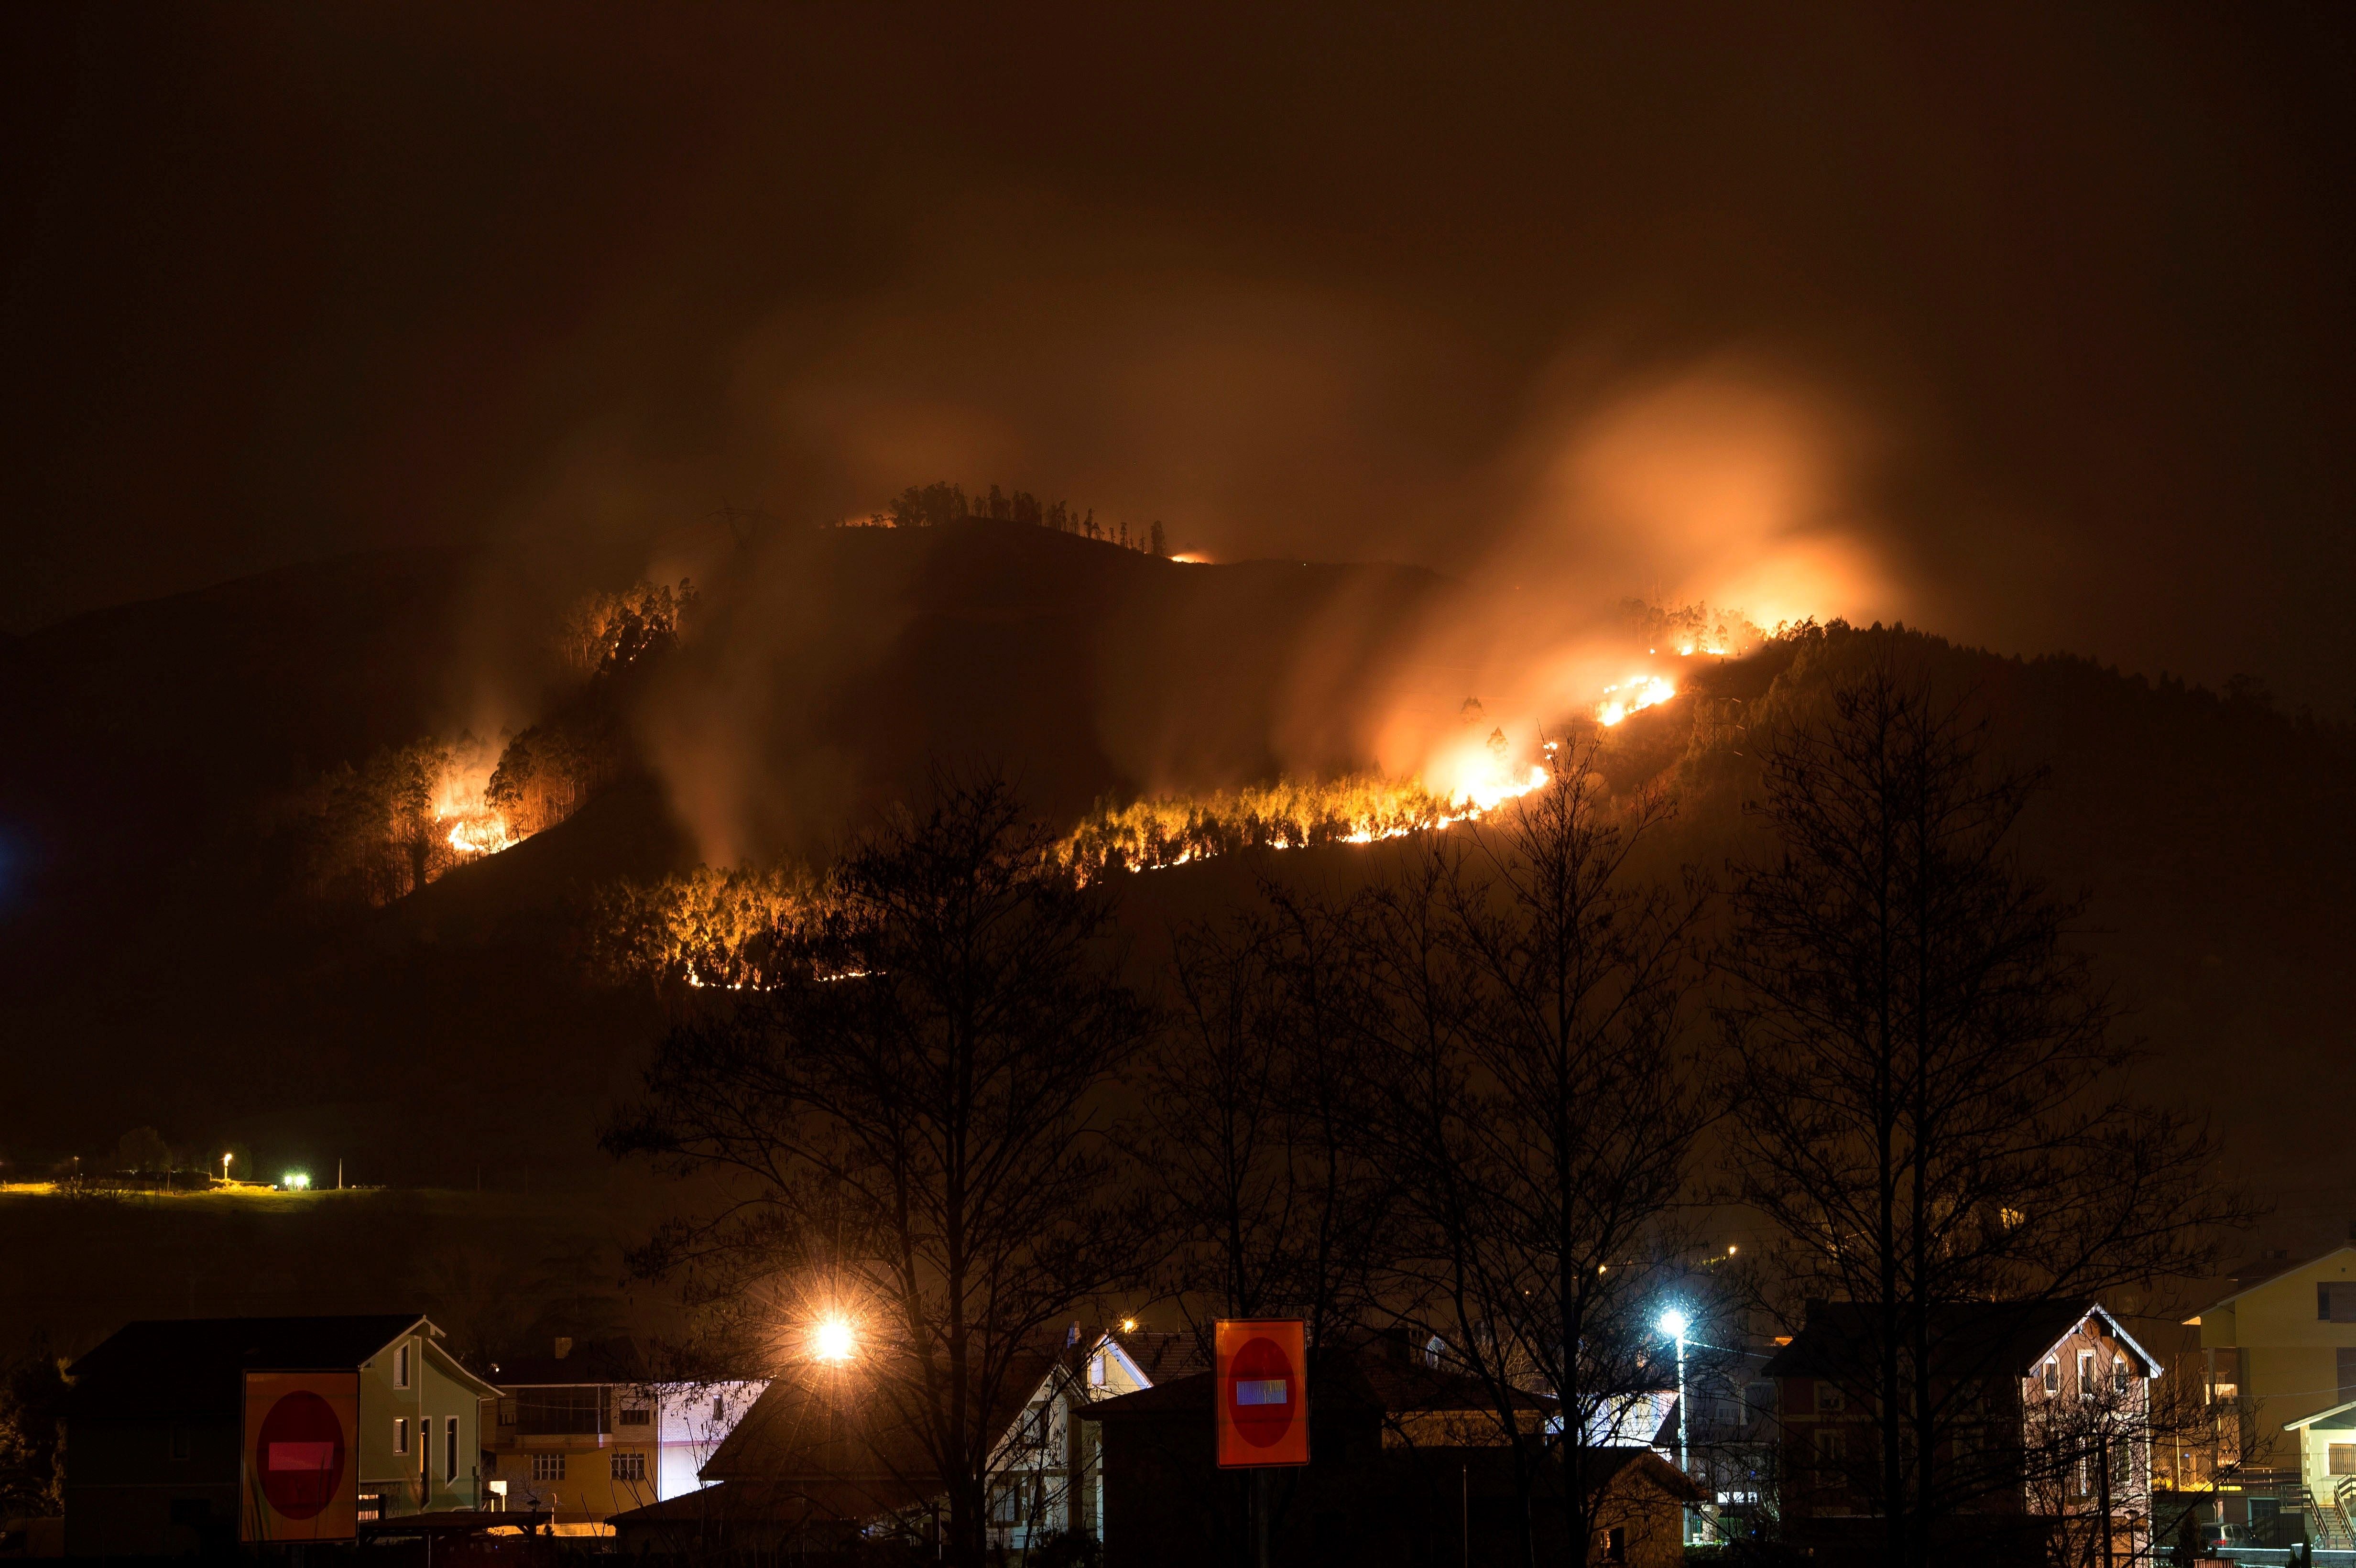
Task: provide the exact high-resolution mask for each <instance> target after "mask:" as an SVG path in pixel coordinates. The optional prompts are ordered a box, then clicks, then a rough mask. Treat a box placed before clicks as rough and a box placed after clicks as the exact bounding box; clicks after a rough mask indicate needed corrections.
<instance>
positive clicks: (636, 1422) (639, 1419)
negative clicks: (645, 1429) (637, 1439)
mask: <svg viewBox="0 0 2356 1568" xmlns="http://www.w3.org/2000/svg"><path fill="white" fill-rule="evenodd" d="M654 1419H655V1413H654V1411H653V1409H652V1408H651V1407H649V1406H648V1405H643V1404H626V1405H624V1406H622V1413H621V1414H620V1415H618V1416H616V1417H615V1424H616V1425H617V1426H651V1425H652V1424H654Z"/></svg>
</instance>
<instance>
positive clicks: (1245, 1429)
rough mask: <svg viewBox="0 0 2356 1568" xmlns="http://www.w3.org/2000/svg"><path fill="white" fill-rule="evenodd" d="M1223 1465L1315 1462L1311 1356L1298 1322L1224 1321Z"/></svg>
mask: <svg viewBox="0 0 2356 1568" xmlns="http://www.w3.org/2000/svg"><path fill="white" fill-rule="evenodd" d="M1218 1355H1219V1379H1218V1398H1219V1408H1218V1417H1217V1419H1218V1426H1219V1464H1220V1465H1221V1466H1222V1467H1225V1468H1228V1469H1234V1468H1237V1467H1244V1466H1257V1465H1306V1464H1307V1463H1309V1353H1308V1333H1307V1328H1306V1325H1304V1324H1303V1323H1302V1322H1301V1319H1300V1318H1298V1317H1243V1318H1232V1319H1224V1318H1223V1319H1222V1320H1221V1321H1220V1323H1219V1328H1218Z"/></svg>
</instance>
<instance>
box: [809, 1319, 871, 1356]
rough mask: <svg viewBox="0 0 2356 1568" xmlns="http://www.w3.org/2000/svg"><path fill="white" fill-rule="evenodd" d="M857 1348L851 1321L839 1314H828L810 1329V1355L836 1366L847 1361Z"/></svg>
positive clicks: (856, 1338)
mask: <svg viewBox="0 0 2356 1568" xmlns="http://www.w3.org/2000/svg"><path fill="white" fill-rule="evenodd" d="M858 1348H859V1340H858V1337H857V1336H856V1335H854V1334H853V1333H852V1332H851V1319H850V1318H848V1317H843V1316H842V1315H841V1314H840V1313H830V1314H828V1315H827V1316H826V1317H821V1318H819V1320H818V1322H817V1323H816V1324H814V1325H813V1326H812V1327H811V1328H810V1355H811V1356H812V1357H814V1358H815V1359H817V1360H821V1361H832V1362H834V1363H835V1364H836V1365H837V1366H841V1364H842V1363H843V1362H845V1361H848V1360H851V1354H852V1352H853V1351H855V1350H857V1349H858Z"/></svg>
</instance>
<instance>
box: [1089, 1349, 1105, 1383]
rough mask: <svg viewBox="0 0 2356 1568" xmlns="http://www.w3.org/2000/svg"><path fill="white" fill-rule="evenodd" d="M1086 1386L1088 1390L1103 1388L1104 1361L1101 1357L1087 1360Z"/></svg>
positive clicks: (1091, 1357)
mask: <svg viewBox="0 0 2356 1568" xmlns="http://www.w3.org/2000/svg"><path fill="white" fill-rule="evenodd" d="M1088 1386H1089V1387H1090V1388H1102V1387H1104V1386H1105V1359H1104V1358H1103V1357H1102V1356H1090V1357H1089V1358H1088Z"/></svg>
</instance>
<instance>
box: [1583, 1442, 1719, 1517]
mask: <svg viewBox="0 0 2356 1568" xmlns="http://www.w3.org/2000/svg"><path fill="white" fill-rule="evenodd" d="M1580 1457H1581V1469H1582V1470H1583V1471H1584V1472H1585V1473H1586V1476H1587V1485H1588V1489H1589V1490H1590V1491H1594V1492H1601V1491H1602V1490H1603V1489H1604V1488H1608V1487H1610V1486H1611V1485H1612V1483H1613V1482H1615V1481H1617V1480H1619V1479H1620V1478H1621V1477H1622V1476H1627V1477H1631V1478H1633V1477H1638V1476H1641V1477H1644V1479H1645V1480H1648V1481H1650V1482H1652V1483H1653V1484H1654V1485H1655V1486H1656V1487H1658V1488H1661V1490H1663V1491H1665V1492H1666V1493H1667V1494H1668V1495H1669V1496H1671V1497H1673V1498H1681V1499H1684V1500H1685V1501H1687V1502H1692V1503H1697V1502H1706V1501H1708V1499H1709V1493H1708V1490H1707V1489H1706V1488H1704V1487H1703V1486H1702V1484H1701V1483H1700V1482H1699V1481H1697V1480H1695V1479H1694V1478H1693V1477H1691V1476H1688V1475H1687V1474H1686V1473H1685V1472H1684V1471H1683V1470H1680V1469H1678V1468H1677V1467H1676V1466H1675V1465H1672V1464H1670V1463H1669V1462H1668V1461H1667V1460H1666V1459H1664V1458H1662V1457H1661V1456H1660V1455H1659V1454H1657V1453H1655V1452H1654V1451H1653V1450H1652V1449H1650V1448H1639V1447H1636V1446H1633V1445H1626V1446H1621V1445H1614V1446H1612V1447H1607V1448H1588V1449H1583V1450H1581V1454H1580Z"/></svg>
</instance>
